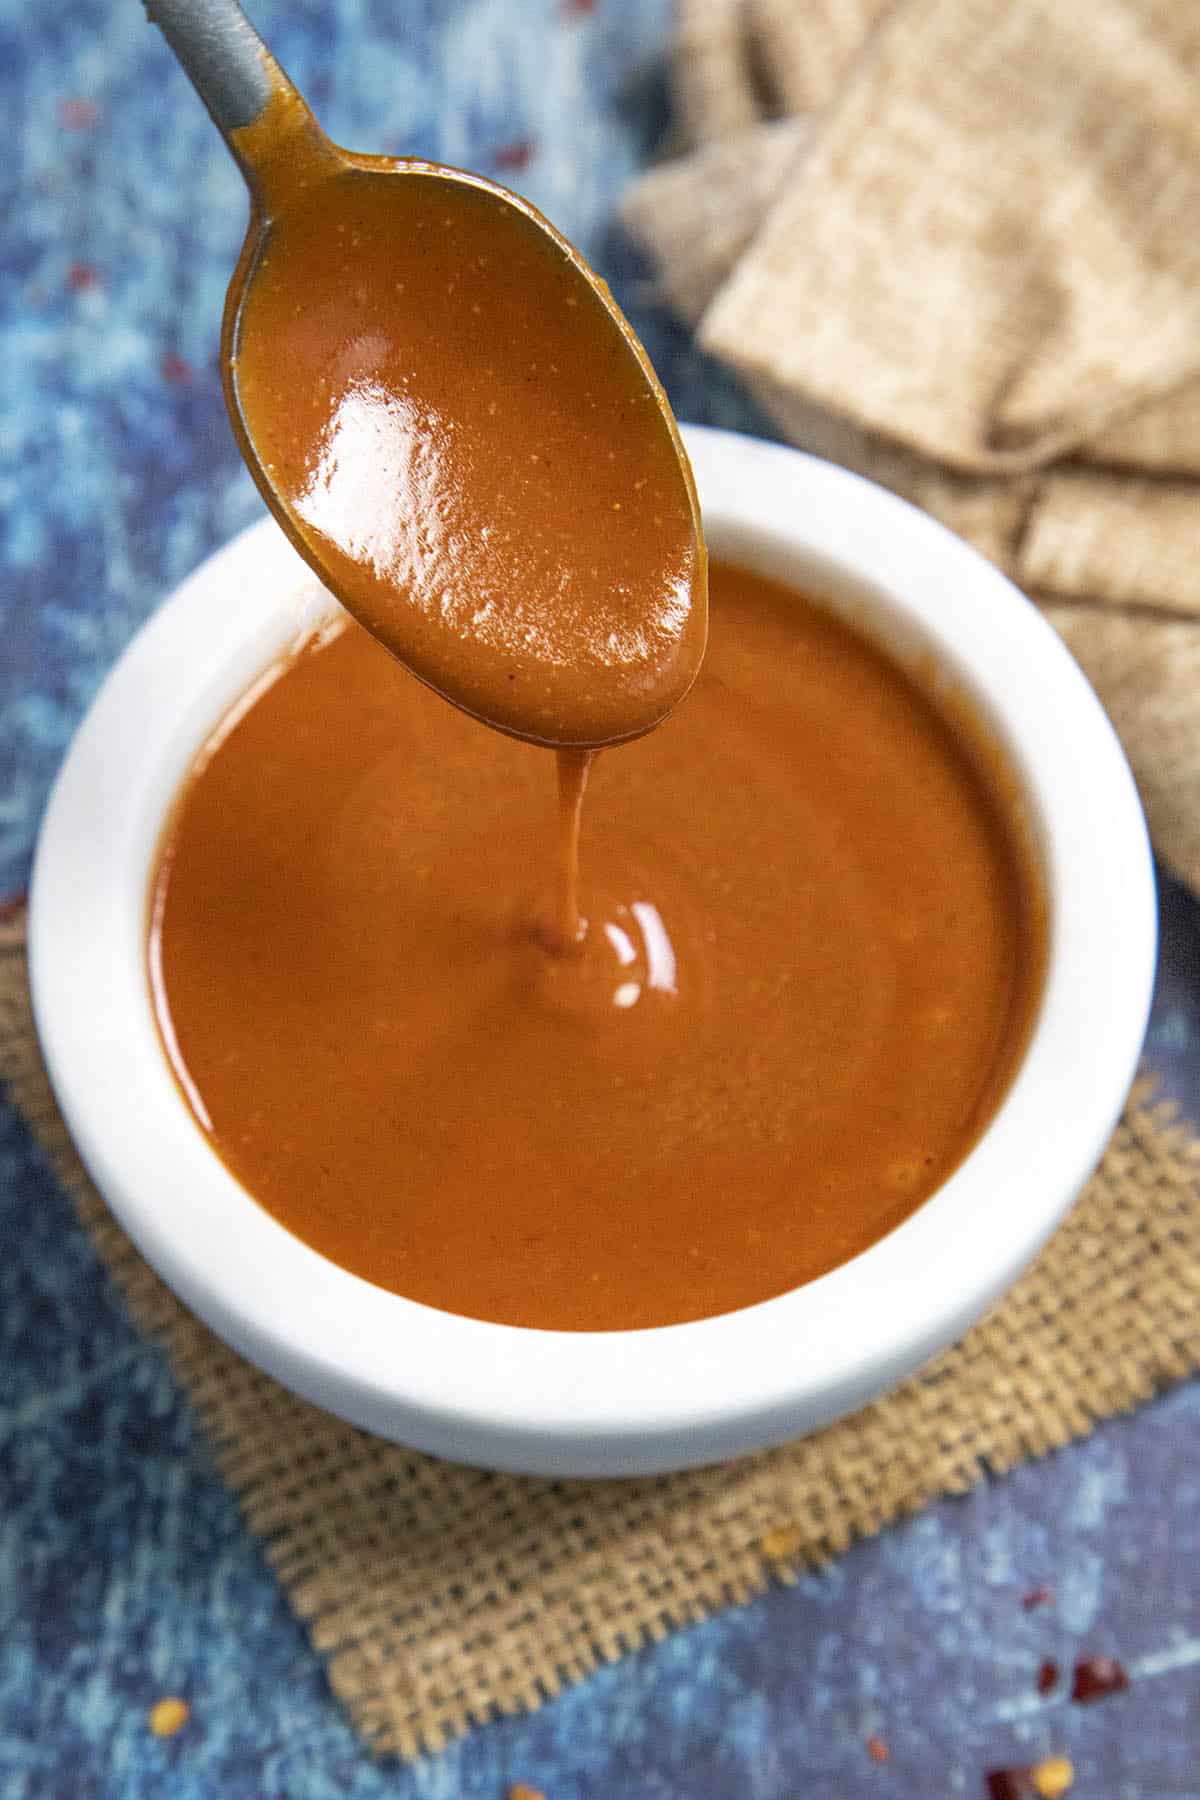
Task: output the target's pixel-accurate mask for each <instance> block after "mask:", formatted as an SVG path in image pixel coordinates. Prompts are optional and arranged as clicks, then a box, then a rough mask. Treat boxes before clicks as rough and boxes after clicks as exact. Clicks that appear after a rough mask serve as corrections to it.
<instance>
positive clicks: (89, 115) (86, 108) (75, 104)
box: [58, 100, 100, 131]
mask: <svg viewBox="0 0 1200 1800" xmlns="http://www.w3.org/2000/svg"><path fill="white" fill-rule="evenodd" d="M99 119H100V108H99V107H98V106H97V105H96V102H95V101H94V100H60V101H59V103H58V122H59V124H60V125H62V126H63V127H64V128H65V129H66V130H67V131H89V130H90V129H91V127H92V126H93V125H95V124H97V123H98V122H99Z"/></svg>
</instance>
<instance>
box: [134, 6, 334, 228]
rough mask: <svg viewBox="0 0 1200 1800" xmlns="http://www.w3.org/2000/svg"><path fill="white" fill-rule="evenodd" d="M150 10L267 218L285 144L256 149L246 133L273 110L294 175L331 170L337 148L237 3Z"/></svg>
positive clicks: (152, 17)
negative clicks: (279, 113) (281, 121)
mask: <svg viewBox="0 0 1200 1800" xmlns="http://www.w3.org/2000/svg"><path fill="white" fill-rule="evenodd" d="M144 4H145V8H146V17H147V18H148V19H149V20H150V23H151V24H152V25H157V26H158V28H159V30H160V31H161V32H162V34H163V36H164V37H165V38H166V40H167V42H168V44H169V45H170V46H171V49H172V50H173V51H174V52H175V55H176V56H177V57H178V59H179V61H180V63H181V64H182V65H183V70H184V73H185V74H186V75H187V77H188V79H189V80H190V81H191V83H192V86H193V87H194V88H195V90H196V92H197V93H198V94H199V96H200V98H201V99H202V100H203V102H204V104H205V106H206V107H207V108H208V110H209V113H210V114H211V115H212V119H213V123H214V124H215V125H216V127H217V130H218V131H219V132H220V133H221V136H222V137H223V138H224V139H225V142H226V144H227V145H228V146H229V150H230V152H231V154H232V156H233V159H234V161H235V162H236V163H237V166H238V168H239V169H240V170H241V172H242V174H243V176H244V177H245V180H246V184H247V186H248V187H249V189H250V192H251V194H252V196H253V197H254V200H255V202H256V204H265V205H266V206H267V208H268V210H269V207H270V201H271V197H272V178H273V174H274V172H275V167H276V165H277V164H278V162H279V161H280V142H281V141H282V138H280V141H278V142H268V143H267V144H265V145H264V144H259V143H255V142H254V141H253V139H254V136H255V134H253V133H249V134H247V133H246V127H247V126H249V125H253V124H254V123H255V122H256V121H257V120H259V119H261V118H262V117H263V115H264V113H265V112H266V110H267V107H268V104H269V103H270V102H272V101H275V102H276V104H277V105H278V103H279V102H280V101H283V102H285V110H286V112H287V114H288V128H287V131H286V134H283V135H286V140H287V143H286V155H285V158H284V160H285V161H287V162H288V163H289V164H290V166H291V167H292V169H293V170H295V169H296V168H297V166H298V165H300V164H307V165H310V166H311V167H312V169H313V171H314V172H317V173H320V172H323V171H324V170H326V169H327V168H328V167H329V164H330V161H331V159H332V158H334V157H335V155H336V152H335V151H334V149H333V146H332V145H331V144H330V142H329V139H328V138H327V137H326V136H325V133H324V132H323V131H322V130H321V128H320V126H319V125H318V124H317V122H316V120H315V119H314V118H313V116H312V113H311V112H310V111H309V109H308V107H307V105H306V104H305V102H304V99H303V97H302V95H301V94H300V92H299V90H298V89H297V88H295V87H294V86H293V85H292V83H291V82H290V81H289V79H288V77H287V76H286V75H285V74H284V72H283V70H282V69H281V68H280V66H279V64H278V63H277V62H276V60H275V58H274V57H273V56H272V55H271V52H270V51H269V50H268V49H267V46H266V45H265V44H264V43H263V41H262V39H261V38H260V37H259V35H258V33H257V31H255V29H254V27H253V25H251V23H250V21H249V19H248V18H247V17H246V15H245V13H244V12H243V11H242V9H241V7H240V6H239V5H238V0H144ZM248 140H250V141H248Z"/></svg>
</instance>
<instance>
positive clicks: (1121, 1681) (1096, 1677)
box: [1071, 1656, 1129, 1706]
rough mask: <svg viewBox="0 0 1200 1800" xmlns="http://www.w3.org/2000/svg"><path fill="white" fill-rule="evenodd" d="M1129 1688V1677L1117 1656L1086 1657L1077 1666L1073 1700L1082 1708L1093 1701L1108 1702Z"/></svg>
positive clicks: (1073, 1682) (1072, 1684)
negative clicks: (1112, 1695)
mask: <svg viewBox="0 0 1200 1800" xmlns="http://www.w3.org/2000/svg"><path fill="white" fill-rule="evenodd" d="M1128 1686H1129V1677H1128V1675H1127V1674H1126V1673H1125V1670H1124V1669H1123V1668H1122V1667H1121V1664H1120V1663H1119V1662H1118V1661H1117V1659H1116V1657H1115V1656H1084V1657H1081V1658H1080V1660H1079V1661H1078V1662H1077V1663H1076V1664H1075V1677H1074V1680H1073V1681H1072V1683H1071V1698H1072V1700H1078V1702H1079V1704H1080V1705H1081V1706H1088V1705H1090V1703H1091V1702H1092V1701H1093V1700H1107V1699H1108V1696H1109V1695H1110V1694H1119V1693H1120V1692H1121V1689H1122V1688H1127V1687H1128Z"/></svg>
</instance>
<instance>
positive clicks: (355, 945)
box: [150, 567, 1044, 1330]
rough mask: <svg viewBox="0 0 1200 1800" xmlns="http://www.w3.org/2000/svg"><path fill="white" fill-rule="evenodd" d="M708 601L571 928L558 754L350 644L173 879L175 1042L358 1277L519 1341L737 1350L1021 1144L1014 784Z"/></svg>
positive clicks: (310, 671)
mask: <svg viewBox="0 0 1200 1800" xmlns="http://www.w3.org/2000/svg"><path fill="white" fill-rule="evenodd" d="M712 593H713V614H712V635H711V644H710V648H709V653H708V656H707V659H706V661H705V663H704V667H703V669H702V671H701V674H700V677H699V679H698V681H697V683H696V685H695V688H694V690H693V692H692V694H691V696H690V698H689V700H688V702H687V705H686V706H684V707H682V708H681V709H680V710H679V712H678V713H677V714H676V715H675V717H674V718H673V719H672V720H671V721H670V722H669V723H668V724H667V725H666V726H665V727H663V728H662V729H661V730H659V731H656V732H654V733H653V734H652V735H651V736H649V737H646V738H645V739H644V740H643V741H642V742H641V743H640V744H638V745H637V746H635V747H633V748H631V749H629V750H627V751H624V752H622V753H621V754H620V755H615V756H608V757H603V758H601V759H600V760H599V762H598V763H597V764H596V766H595V769H594V771H593V774H592V778H591V788H590V790H589V798H588V816H587V820H586V828H585V832H584V839H583V862H582V871H581V877H580V884H579V888H578V893H577V896H570V895H568V897H567V898H566V899H564V895H565V894H567V889H566V887H565V886H564V887H563V888H562V889H560V891H558V893H557V894H556V892H555V891H554V889H553V883H552V882H548V881H547V880H546V876H545V872H546V871H547V870H549V869H550V868H551V866H552V858H551V857H550V855H549V854H548V846H549V844H550V842H551V840H552V839H553V837H554V834H555V830H556V825H557V816H556V814H555V810H554V808H553V806H552V804H551V795H550V792H549V789H548V785H547V783H546V781H545V767H544V763H545V759H544V756H543V754H542V753H540V752H539V751H537V750H536V749H534V748H531V747H530V746H528V745H525V744H522V743H520V742H517V741H515V740H513V739H511V738H505V737H500V736H498V735H496V734H495V733H490V732H486V731H481V730H479V729H478V727H477V726H476V725H475V724H474V723H472V721H470V720H469V719H467V718H465V717H464V716H463V715H462V714H461V713H460V712H456V711H454V710H452V709H451V708H449V707H446V706H444V705H442V704H441V702H440V701H439V700H438V699H437V698H436V696H434V695H432V694H430V693H428V692H427V691H424V690H423V689H422V688H421V687H420V686H418V685H417V684H416V683H414V682H411V681H409V680H408V679H407V678H406V676H405V674H404V672H403V671H402V670H401V669H400V668H399V667H398V666H397V664H396V663H395V662H394V661H392V659H391V658H390V657H389V656H388V655H386V654H385V653H384V652H383V651H382V650H381V649H380V648H379V646H378V645H377V644H376V643H375V642H373V640H372V639H371V638H370V637H369V636H368V635H367V634H366V633H365V632H363V631H362V630H361V629H360V628H359V627H358V626H356V625H353V624H351V623H347V624H346V626H345V627H344V628H343V629H342V630H341V631H340V632H339V633H338V634H337V635H335V636H334V637H333V639H332V640H331V641H327V642H322V643H321V644H319V645H315V646H313V647H310V648H308V649H306V650H304V651H302V652H301V653H300V654H298V655H297V656H296V657H294V658H292V659H291V660H288V661H286V662H283V663H281V664H280V665H279V666H278V668H277V669H275V670H274V671H273V672H272V677H271V679H270V680H269V681H268V682H266V683H264V685H263V687H262V690H261V691H260V692H259V694H258V695H257V698H256V699H255V700H254V702H253V704H252V705H250V706H249V707H248V709H247V710H245V712H244V713H243V714H242V715H241V716H240V717H238V718H237V719H236V722H234V723H233V724H232V725H231V726H230V727H229V728H228V729H225V728H219V729H218V731H217V732H216V733H215V734H214V737H213V740H212V743H211V745H210V746H209V748H208V750H207V751H206V752H205V753H204V754H203V755H202V756H201V758H200V759H199V760H198V762H197V765H196V767H195V769H194V771H193V773H192V776H191V778H190V780H189V782H188V783H187V785H186V786H185V788H184V790H183V792H182V794H181V796H180V799H179V802H178V804H177V807H176V810H175V812H174V815H173V817H172V819H171V821H170V823H169V826H168V828H167V831H166V834H165V837H164V841H163V845H162V849H161V855H160V859H159V864H158V868H157V871H156V875H155V880H154V891H153V912H152V926H151V944H150V950H151V970H152V978H153V989H154V1000H155V1005H156V1008H157V1010H158V1015H159V1018H160V1021H161V1023H162V1025H163V1028H164V1030H163V1036H164V1042H165V1043H167V1044H170V1045H173V1046H175V1047H176V1048H175V1050H174V1052H173V1054H174V1055H175V1057H176V1070H177V1074H178V1076H179V1078H180V1082H181V1086H183V1087H184V1089H185V1091H186V1093H187V1095H188V1096H189V1102H190V1104H191V1105H192V1107H193V1110H194V1112H195V1114H196V1117H197V1120H198V1122H199V1123H200V1125H201V1128H202V1129H203V1130H204V1131H205V1132H206V1134H207V1136H208V1138H209V1141H210V1142H211V1144H212V1145H213V1147H214V1149H215V1150H216V1151H217V1153H218V1154H219V1155H220V1156H221V1157H222V1159H223V1160H224V1161H225V1163H226V1164H227V1166H228V1167H229V1168H230V1169H231V1170H232V1172H233V1173H234V1174H235V1175H236V1176H237V1177H238V1178H239V1180H241V1181H242V1182H243V1183H244V1185H245V1186H246V1188H247V1189H248V1191H249V1192H250V1194H252V1195H253V1196H254V1197H255V1198H256V1199H257V1200H258V1201H259V1202H260V1203H261V1204H262V1205H263V1206H265V1207H266V1208H267V1209H268V1210H269V1211H270V1212H271V1213H273V1214H274V1215H275V1217H276V1218H277V1219H279V1220H280V1222H281V1223H282V1224H284V1225H285V1226H287V1227H288V1229H290V1230H291V1231H293V1232H294V1233H295V1234H296V1235H297V1236H299V1237H301V1238H303V1239H304V1240H305V1241H306V1242H308V1243H309V1244H311V1245H313V1246H314V1247H315V1248H316V1249H317V1250H319V1251H320V1252H321V1253H322V1254H324V1255H325V1256H327V1257H329V1258H331V1259H332V1260H333V1261H334V1262H337V1263H339V1264H341V1265H342V1266H343V1267H345V1268H347V1269H351V1270H353V1271H354V1272H355V1273H357V1274H359V1275H362V1276H364V1277H365V1278H366V1279H368V1280H370V1281H373V1282H376V1283H378V1284H379V1285H381V1286H383V1287H385V1288H390V1289H392V1290H394V1291H395V1292H397V1293H399V1294H403V1295H407V1296H408V1297H410V1298H412V1299H414V1300H419V1301H423V1302H425V1303H426V1304H428V1305H431V1306H435V1307H441V1308H444V1309H446V1310H449V1311H452V1312H457V1313H463V1314H468V1315H471V1316H474V1317H479V1318H485V1319H492V1320H499V1321H503V1322H505V1323H509V1324H518V1325H527V1326H544V1327H551V1328H557V1329H564V1330H587V1329H596V1330H614V1329H621V1328H629V1327H637V1326H653V1325H665V1324H670V1323H674V1322H678V1321H682V1320H686V1319H694V1318H699V1317H703V1316H706V1315H710V1314H715V1313H721V1312H725V1311H728V1310H730V1309H731V1308H735V1307H741V1306H746V1305H750V1304H752V1303H754V1302H755V1301H759V1300H764V1299H766V1298H768V1297H769V1296H771V1295H774V1294H778V1293H781V1292H783V1291H785V1290H786V1289H789V1288H792V1287H795V1286H796V1285H798V1284H800V1283H802V1282H806V1281H810V1280H812V1279H813V1278H814V1277H816V1276H819V1275H821V1274H822V1273H824V1272H825V1271H827V1270H829V1269H831V1268H834V1267H836V1266H837V1265H838V1264H839V1263H842V1262H844V1261H845V1260H846V1259H847V1258H849V1257H851V1256H854V1255H855V1254H856V1253H857V1252H859V1251H861V1250H863V1249H864V1248H866V1247H867V1246H868V1245H869V1244H871V1243H872V1242H874V1241H875V1240H876V1239H878V1238H879V1237H880V1236H882V1235H883V1234H884V1233H885V1232H887V1231H889V1230H890V1229H891V1228H892V1227H893V1226H894V1225H896V1224H897V1223H898V1222H899V1221H900V1220H902V1219H903V1218H905V1217H906V1216H907V1215H908V1214H909V1213H911V1212H912V1211H913V1209H914V1208H915V1207H917V1206H918V1205H919V1204H920V1203H921V1201H922V1200H923V1199H924V1198H925V1197H926V1196H927V1195H928V1194H929V1193H930V1192H931V1191H932V1190H933V1189H934V1188H935V1187H937V1186H938V1185H939V1184H940V1183H941V1182H942V1181H943V1180H944V1179H945V1178H946V1176H947V1175H948V1174H949V1173H950V1172H951V1171H952V1170H953V1168H954V1167H955V1166H956V1165H957V1164H958V1163H959V1162H960V1161H961V1159H962V1158H963V1156H964V1155H965V1154H966V1153H967V1152H968V1150H969V1149H970V1148H971V1146H972V1144H973V1143H974V1142H975V1140H976V1139H977V1137H978V1136H979V1134H980V1132H981V1131H982V1129H983V1128H984V1126H985V1125H986V1124H987V1122H988V1120H989V1118H990V1117H991V1115H992V1113H993V1111H994V1110H995V1107H996V1105H997V1104H998V1101H999V1099H1000V1097H1001V1096H1002V1094H1003V1092H1004V1089H1005V1087H1006V1084H1007V1083H1008V1081H1009V1079H1010V1076H1011V1074H1012V1071H1013V1069H1014V1067H1015V1065H1016V1062H1017V1060H1018V1058H1019V1056H1020V1054H1021V1051H1022V1048H1023V1045H1024V1043H1025V1040H1026V1037H1027V1034H1028V1030H1029V1027H1030V1022H1031V1018H1032V1015H1033V1011H1034V1008H1035V1006H1036V1003H1037V997H1038V991H1039V986H1040V979H1041V966H1042V957H1043V938H1044V930H1043V925H1042V921H1041V913H1040V903H1039V899H1038V884H1037V881H1036V877H1035V875H1034V872H1033V869H1032V867H1031V864H1030V861H1029V858H1028V856H1027V854H1026V852H1025V850H1024V849H1023V847H1022V841H1021V837H1020V834H1019V832H1018V831H1017V829H1016V827H1015V825H1014V822H1013V820H1012V818H1011V817H1010V813H1009V807H1008V802H1007V800H1006V799H1005V797H1004V795H1003V794H1002V792H1001V790H1000V784H999V783H998V781H997V779H996V778H995V776H994V774H993V773H992V772H990V771H991V765H990V763H989V759H988V757H987V756H985V755H982V754H980V753H978V750H977V747H973V746H972V745H971V744H970V743H969V742H967V740H966V737H965V736H964V735H963V732H962V731H961V730H960V729H959V728H958V727H957V726H952V725H951V724H950V723H949V722H948V721H947V719H946V718H945V717H944V716H943V715H942V714H941V712H939V710H938V709H937V708H936V707H935V706H934V705H933V704H931V702H930V701H929V700H928V699H927V698H926V697H925V695H924V694H923V693H922V692H921V691H920V690H919V689H918V687H917V686H916V685H915V684H914V683H913V682H912V680H910V678H909V677H908V676H907V675H906V674H905V673H904V672H903V671H901V670H900V669H899V668H898V667H897V666H895V665H894V664H893V663H891V662H890V661H889V660H888V659H887V658H886V657H885V656H884V655H883V654H881V653H880V652H879V651H878V650H876V649H875V648H873V647H872V646H871V645H870V644H869V643H868V642H867V641H866V640H865V639H864V638H862V637H860V636H859V635H858V634H857V633H856V632H854V631H853V630H851V629H850V628H849V627H848V626H846V625H845V624H843V623H841V622H839V621H838V620H836V619H835V618H833V617H832V616H830V615H829V614H827V613H826V612H824V611H823V610H821V609H820V608H819V607H817V606H815V605H813V604H811V603H809V602H807V601H805V600H804V599H802V598H800V597H799V596H797V595H795V594H792V593H790V592H788V591H787V590H785V589H782V588H780V587H778V586H776V585H775V584H773V583H771V582H768V581H765V580H763V579H761V578H759V577H757V576H754V575H751V574H748V573H746V572H744V571H739V570H737V569H734V568H730V567H718V568H716V569H714V570H713V571H712ZM576 767H577V769H579V770H582V769H583V768H584V767H585V764H584V763H583V761H582V759H581V760H579V761H578V762H577V765H576ZM578 798H579V795H578V792H577V791H575V790H573V789H572V788H571V787H570V784H569V782H567V783H564V790H563V794H562V796H561V807H562V818H563V820H565V821H566V823H567V828H568V832H570V831H573V830H574V829H575V825H576V824H577V820H578V808H577V802H578ZM575 905H578V908H579V913H580V917H581V926H580V935H579V939H578V945H577V949H576V953H575V954H573V955H558V956H555V955H548V954H547V953H546V948H545V945H546V941H547V935H548V934H549V935H550V937H551V938H552V939H554V938H561V937H564V936H566V937H569V936H570V935H571V933H572V926H571V917H572V912H571V909H572V908H573V907H574V906H575ZM564 908H565V909H566V910H565V912H564V910H563V909H564ZM264 1278H269V1276H268V1275H267V1273H266V1272H264Z"/></svg>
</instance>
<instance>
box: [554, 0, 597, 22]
mask: <svg viewBox="0 0 1200 1800" xmlns="http://www.w3.org/2000/svg"><path fill="white" fill-rule="evenodd" d="M562 9H563V11H564V12H565V13H566V15H567V17H568V18H570V17H571V15H572V13H573V14H574V15H575V16H576V18H582V17H583V16H584V14H585V13H590V12H595V10H596V0H562Z"/></svg>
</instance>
